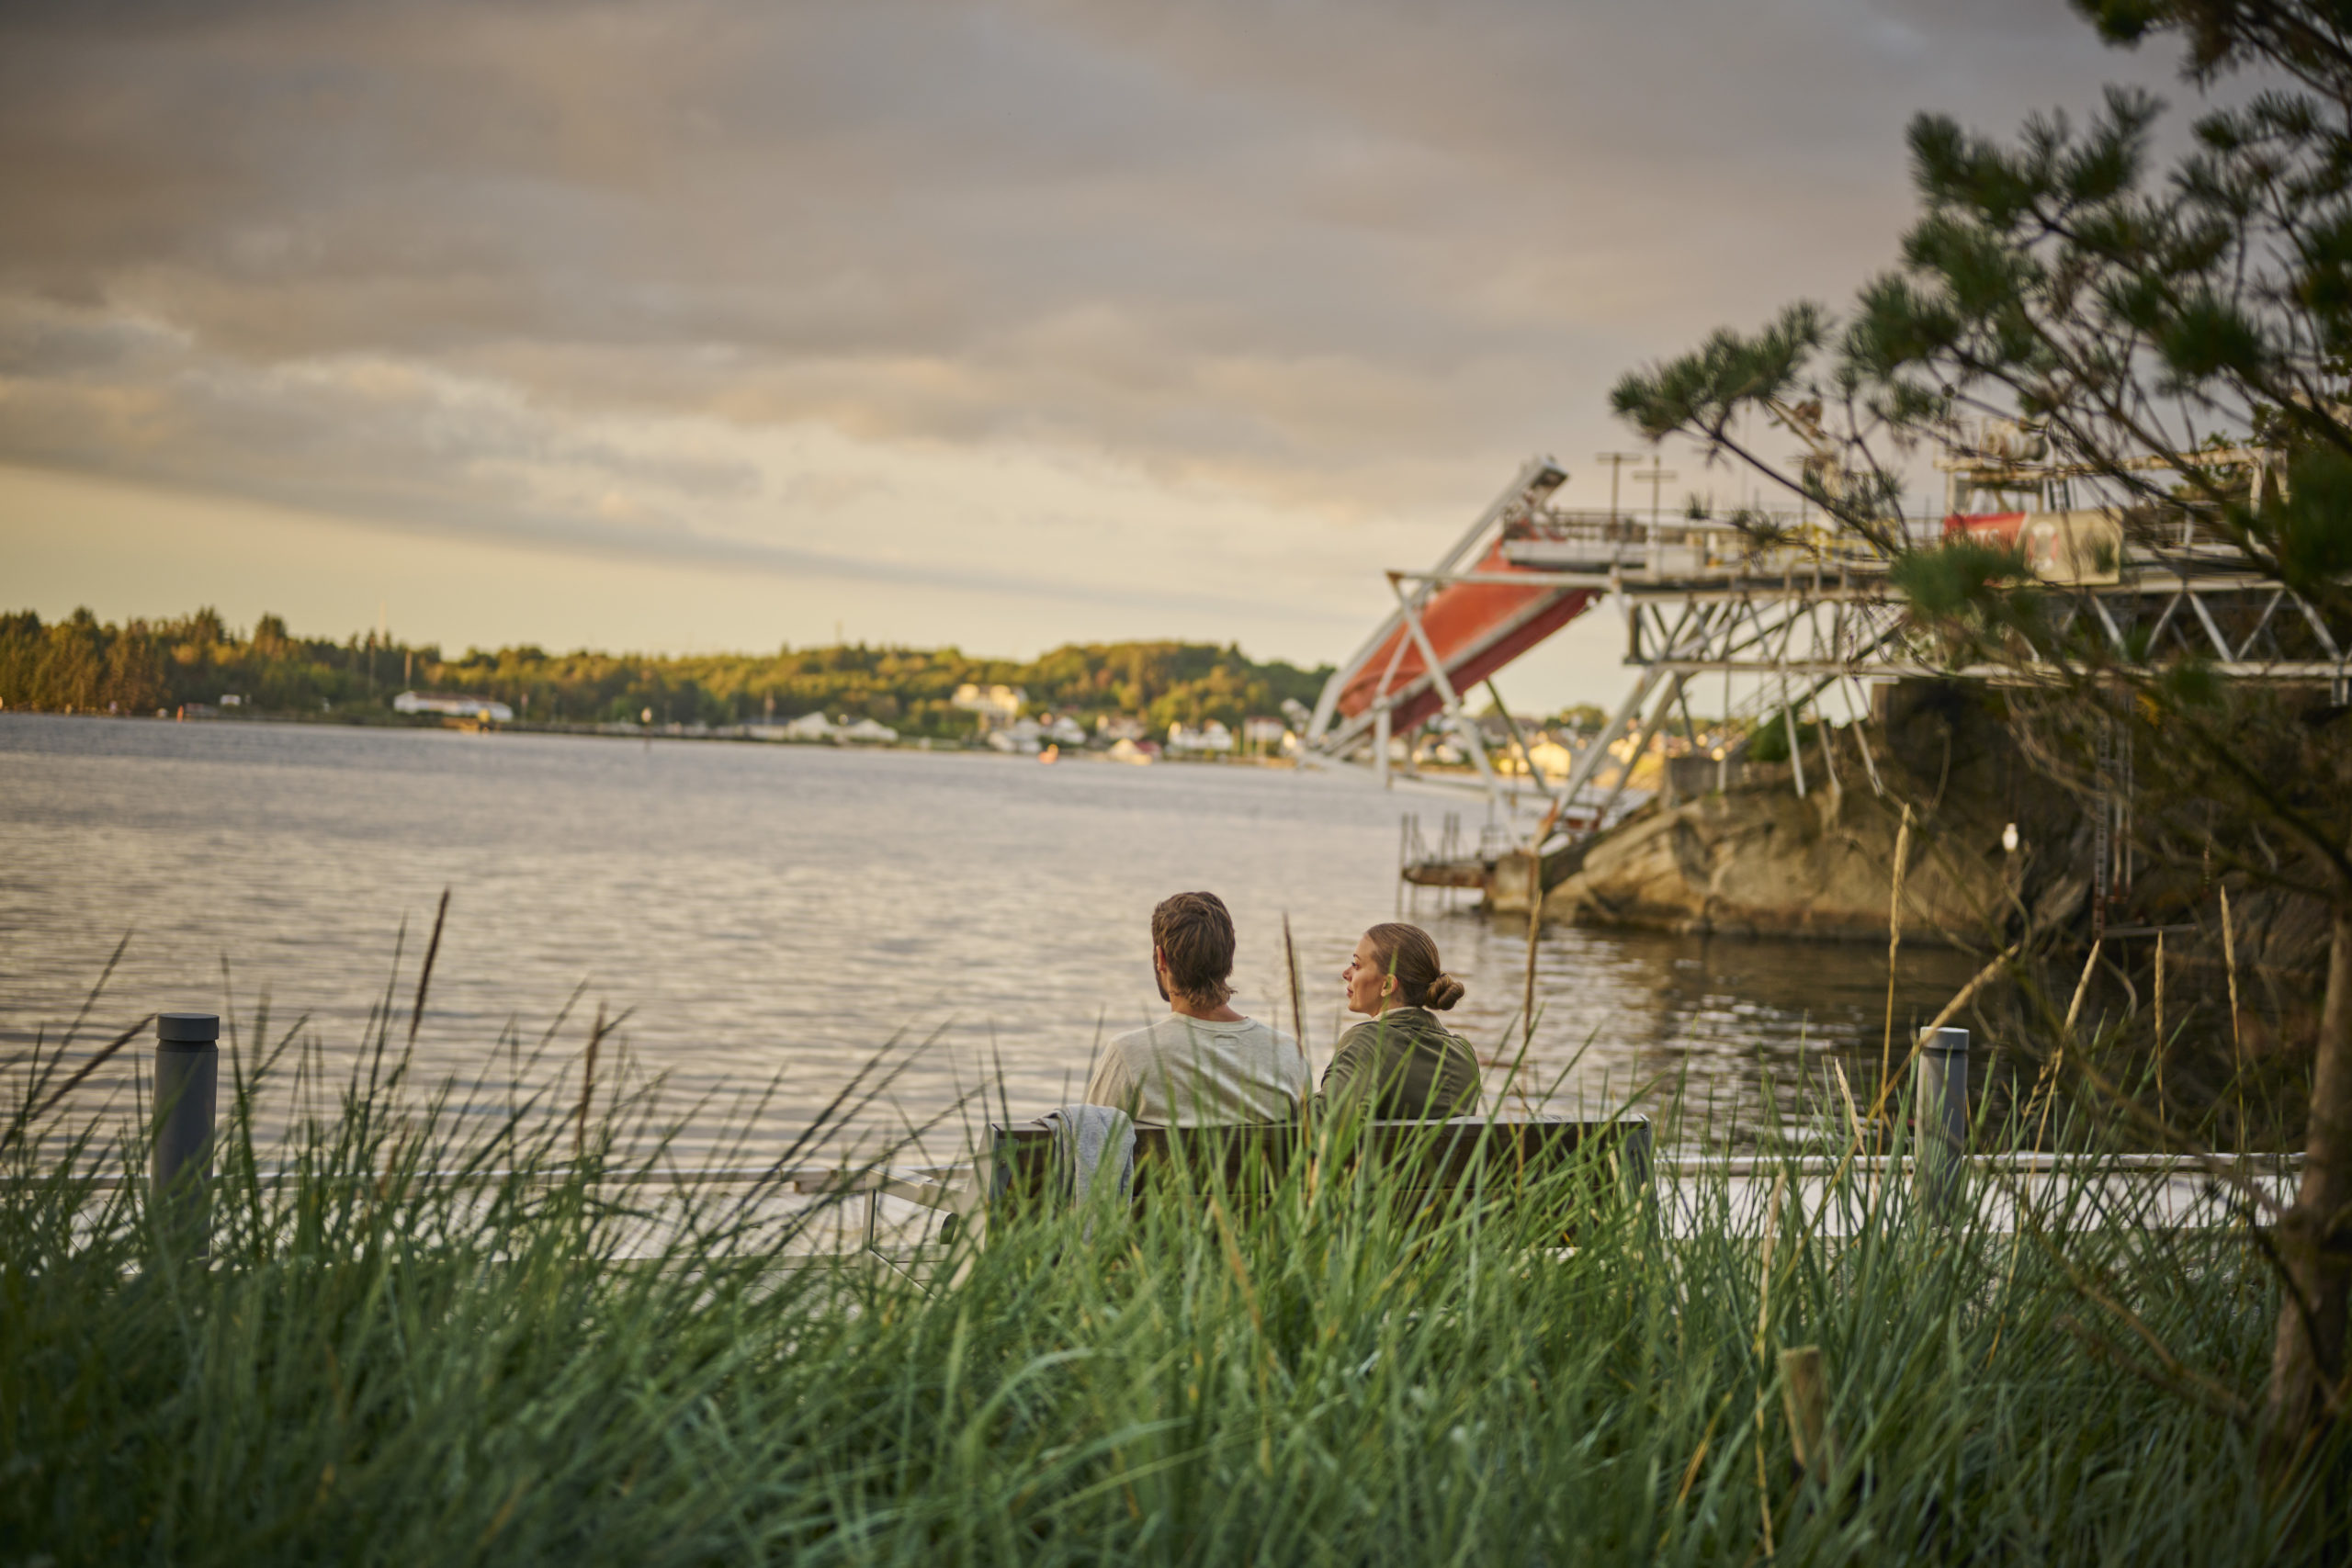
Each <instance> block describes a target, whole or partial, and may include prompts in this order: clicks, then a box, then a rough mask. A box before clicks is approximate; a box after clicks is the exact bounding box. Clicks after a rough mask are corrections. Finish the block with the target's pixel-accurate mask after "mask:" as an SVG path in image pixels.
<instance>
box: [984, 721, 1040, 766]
mask: <svg viewBox="0 0 2352 1568" xmlns="http://www.w3.org/2000/svg"><path fill="white" fill-rule="evenodd" d="M1045 733H1046V732H1045V729H1044V727H1043V726H1041V725H1039V724H1038V722H1037V721H1036V720H1035V719H1034V718H1016V719H1014V720H1013V721H1012V723H1010V724H1007V725H1005V726H1003V727H1002V728H997V729H991V730H989V748H990V749H991V750H998V751H1005V752H1010V753H1011V754H1012V755H1013V756H1016V757H1034V756H1035V755H1036V754H1037V753H1038V752H1040V751H1042V750H1045V749H1046V741H1045Z"/></svg>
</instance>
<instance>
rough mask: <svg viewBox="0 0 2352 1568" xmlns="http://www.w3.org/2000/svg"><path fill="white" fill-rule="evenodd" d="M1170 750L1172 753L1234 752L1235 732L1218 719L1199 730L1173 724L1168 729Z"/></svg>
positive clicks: (1212, 720)
mask: <svg viewBox="0 0 2352 1568" xmlns="http://www.w3.org/2000/svg"><path fill="white" fill-rule="evenodd" d="M1168 749H1169V750H1170V751H1230V750H1233V731H1231V730H1230V729H1227V728H1226V727H1225V726H1224V725H1222V724H1219V723H1218V722H1217V721H1216V719H1211V720H1209V721H1208V722H1207V723H1206V724H1204V725H1202V726H1201V727H1200V728H1198V729H1194V728H1191V727H1190V726H1188V725H1182V724H1171V725H1170V726H1169V727H1168Z"/></svg>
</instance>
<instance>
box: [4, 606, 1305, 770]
mask: <svg viewBox="0 0 2352 1568" xmlns="http://www.w3.org/2000/svg"><path fill="white" fill-rule="evenodd" d="M1329 675H1330V670H1329V667H1328V666H1325V667H1320V668H1317V669H1313V670H1302V669H1300V668H1298V667H1297V666H1295V665H1293V664H1290V663H1287V662H1284V661H1283V660H1272V661H1261V660H1252V659H1250V657H1248V656H1247V655H1246V654H1244V653H1243V652H1242V651H1241V650H1240V649H1239V648H1238V646H1227V647H1224V648H1219V647H1217V646H1216V645H1215V644H1211V643H1191V642H1180V641H1173V640H1169V641H1138V642H1122V643H1088V644H1078V643H1072V644H1068V645H1066V646H1064V647H1061V648H1057V649H1054V650H1052V651H1051V652H1049V653H1046V654H1042V655H1040V656H1039V657H1037V658H1036V659H1033V660H1011V659H990V658H986V657H982V656H978V655H972V654H967V653H965V652H963V651H962V650H961V649H956V648H953V647H949V648H941V649H906V648H890V647H872V646H868V645H866V644H863V643H858V644H850V645H842V646H834V647H828V648H809V649H793V648H792V647H791V646H790V645H788V644H787V645H786V646H784V647H782V648H780V649H777V650H776V651H775V652H774V653H766V654H749V653H744V654H731V653H729V654H689V655H682V656H676V657H653V656H645V655H636V654H614V653H599V652H594V651H589V650H585V649H582V650H575V651H572V652H568V653H549V652H548V651H547V650H545V649H539V648H536V647H531V646H527V645H525V646H517V647H511V648H503V649H496V650H494V651H492V650H486V649H468V650H467V651H466V652H465V653H463V654H462V655H448V654H445V653H444V652H443V650H442V649H440V648H439V646H438V645H435V644H430V643H424V644H411V643H408V642H405V641H402V640H400V639H399V638H397V637H379V636H378V635H377V634H375V633H372V632H371V633H364V634H354V635H353V636H351V637H345V639H343V640H342V641H340V642H338V641H335V640H334V639H332V638H324V637H297V636H295V635H293V634H291V633H290V632H288V629H287V626H286V623H285V622H284V620H282V619H281V618H280V617H278V616H276V615H263V616H261V617H260V618H259V619H258V620H256V621H255V622H254V626H253V627H252V629H251V630H250V631H249V632H248V631H244V630H242V629H239V628H232V627H231V626H228V625H227V624H226V623H225V622H224V621H223V620H222V619H221V617H220V615H219V614H218V613H217V612H215V611H212V610H209V609H203V610H198V611H197V612H196V613H194V614H193V615H185V616H180V617H176V618H174V619H169V620H160V621H139V620H132V621H127V622H122V623H119V624H118V623H112V622H101V621H99V620H98V619H97V617H96V615H92V614H91V613H90V612H89V611H87V610H77V611H75V612H74V614H73V615H69V616H67V617H65V618H64V619H62V620H59V621H54V622H50V623H46V624H44V623H43V622H42V621H41V619H40V616H39V615H35V614H34V613H33V612H31V611H21V612H17V613H14V614H0V709H5V710H6V711H9V712H17V711H23V710H31V711H38V712H44V713H96V714H107V713H113V714H121V715H138V716H145V715H153V714H155V713H157V712H158V711H159V710H160V711H161V712H163V713H164V715H166V716H169V715H175V714H178V713H179V712H181V711H182V710H183V709H187V710H190V711H192V712H195V711H201V712H203V713H204V714H205V715H206V716H225V715H226V714H228V713H231V712H233V713H234V714H235V715H236V716H243V717H271V718H297V719H306V720H312V721H316V720H326V721H329V722H335V723H344V724H383V725H401V726H416V727H423V728H434V727H437V726H439V725H440V724H441V723H442V722H443V719H442V717H441V716H438V715H433V714H424V715H415V716H412V715H406V714H401V713H399V712H396V711H395V710H394V708H393V706H392V702H393V699H394V698H395V697H397V696H398V695H400V694H401V693H402V692H407V691H418V692H427V691H429V692H433V693H437V694H447V695H450V696H457V697H469V698H476V699H480V700H481V701H484V702H499V703H503V704H504V705H506V706H507V707H508V708H509V709H511V710H512V711H513V713H514V714H515V724H514V725H513V726H512V728H560V729H566V730H577V731H581V732H588V733H594V732H597V731H599V730H600V729H601V728H605V727H610V726H627V727H629V732H630V733H641V732H643V731H645V730H648V729H651V730H656V731H661V732H667V733H678V734H683V733H701V732H707V731H715V732H724V731H726V730H729V729H732V728H736V727H741V726H746V725H752V726H757V725H782V724H785V723H787V722H789V721H791V720H793V719H796V718H801V717H803V716H807V715H809V714H821V715H824V716H827V717H828V718H831V719H837V720H839V721H841V722H842V723H844V724H847V723H854V722H855V721H858V720H871V721H873V722H874V723H876V724H878V725H884V726H888V727H889V728H893V729H895V730H897V731H898V732H899V736H901V737H902V738H905V739H913V740H926V739H927V740H933V741H946V742H956V743H961V742H967V741H972V740H976V739H978V736H979V735H980V733H981V732H982V728H983V719H984V715H983V713H982V712H981V711H979V710H978V709H975V708H973V707H970V706H961V707H959V706H958V705H957V703H956V698H957V694H958V693H959V691H961V690H962V689H964V688H967V687H976V688H978V689H979V690H980V691H982V692H987V691H989V689H991V688H995V687H1005V688H1009V689H1012V690H1014V691H1017V692H1019V693H1020V694H1022V695H1023V697H1024V698H1025V699H1026V700H1025V703H1024V704H1023V707H1024V708H1025V709H1026V710H1028V711H1032V712H1036V713H1044V714H1051V715H1058V716H1067V717H1069V719H1071V720H1073V721H1075V722H1076V723H1077V724H1078V725H1079V726H1080V728H1082V729H1083V730H1085V731H1086V733H1087V734H1088V735H1089V736H1090V737H1092V736H1095V735H1097V734H1098V733H1101V726H1102V722H1103V720H1105V719H1110V720H1112V721H1113V722H1114V725H1119V726H1123V727H1124V728H1125V729H1131V730H1132V731H1133V732H1134V733H1135V734H1136V735H1137V736H1141V735H1145V734H1151V735H1165V734H1166V733H1167V732H1168V730H1169V728H1170V726H1174V725H1183V726H1187V727H1192V728H1200V727H1204V726H1207V725H1212V724H1216V725H1222V726H1225V727H1226V728H1227V729H1229V730H1234V731H1238V730H1239V729H1240V728H1241V727H1242V725H1243V724H1244V723H1245V722H1246V721H1248V720H1249V719H1250V718H1251V717H1255V716H1271V715H1276V714H1279V713H1281V712H1282V711H1283V704H1285V703H1293V704H1309V705H1311V704H1312V703H1313V702H1314V701H1315V699H1316V697H1317V695H1318V694H1320V692H1321V691H1322V688H1323V683H1324V682H1325V681H1326V680H1327V679H1328V678H1329ZM224 699H228V700H227V701H226V702H225V704H224ZM648 715H650V719H649V718H648V717H647V716H648Z"/></svg>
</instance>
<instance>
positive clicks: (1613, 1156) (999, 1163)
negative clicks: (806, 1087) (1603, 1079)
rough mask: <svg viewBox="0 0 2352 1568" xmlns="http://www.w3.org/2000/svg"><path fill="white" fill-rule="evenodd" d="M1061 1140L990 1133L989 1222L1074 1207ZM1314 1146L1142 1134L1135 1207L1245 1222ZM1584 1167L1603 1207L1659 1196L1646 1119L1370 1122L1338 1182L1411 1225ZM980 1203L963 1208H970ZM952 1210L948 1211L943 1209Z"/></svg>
mask: <svg viewBox="0 0 2352 1568" xmlns="http://www.w3.org/2000/svg"><path fill="white" fill-rule="evenodd" d="M1054 1144H1055V1134H1054V1132H1053V1130H1052V1129H1051V1128H1048V1127H1038V1126H1032V1125H1023V1126H1013V1127H1006V1126H997V1125H991V1126H990V1127H989V1129H988V1149H987V1154H986V1157H985V1161H984V1164H983V1168H982V1171H981V1172H980V1174H981V1176H982V1178H983V1179H984V1180H985V1182H986V1189H985V1190H986V1197H985V1199H984V1201H985V1203H986V1205H987V1206H988V1207H989V1209H991V1210H1004V1209H1008V1208H1010V1209H1018V1208H1022V1207H1025V1206H1028V1205H1031V1204H1042V1203H1060V1202H1065V1201H1067V1197H1066V1194H1065V1193H1064V1192H1063V1191H1062V1190H1060V1189H1061V1187H1062V1185H1063V1184H1062V1182H1061V1180H1060V1179H1059V1178H1058V1176H1057V1172H1056V1170H1055V1163H1056V1154H1055V1147H1054ZM1314 1153H1315V1145H1313V1144H1312V1143H1311V1142H1310V1141H1309V1134H1307V1133H1306V1130H1304V1129H1303V1128H1302V1127H1301V1125H1300V1124H1298V1123H1295V1122H1280V1123H1275V1124H1272V1125H1247V1124H1244V1125H1229V1126H1211V1127H1174V1128H1171V1127H1141V1128H1138V1129H1136V1172H1135V1186H1134V1191H1133V1201H1134V1202H1135V1204H1136V1208H1137V1210H1138V1211H1140V1210H1142V1209H1143V1208H1145V1207H1146V1206H1148V1204H1149V1203H1151V1202H1152V1201H1154V1200H1155V1199H1160V1200H1165V1199H1168V1198H1170V1197H1172V1196H1181V1197H1182V1200H1183V1201H1185V1202H1186V1203H1187V1204H1188V1205H1198V1206H1199V1207H1200V1208H1201V1209H1202V1211H1203V1212H1204V1213H1205V1212H1206V1204H1207V1201H1208V1199H1209V1198H1210V1197H1211V1196H1216V1197H1217V1198H1219V1199H1220V1200H1221V1201H1223V1202H1224V1203H1226V1204H1227V1207H1228V1209H1229V1210H1230V1211H1231V1212H1233V1213H1235V1214H1236V1215H1237V1217H1240V1216H1242V1215H1246V1214H1248V1213H1251V1212H1253V1211H1255V1210H1256V1209H1258V1208H1259V1207H1261V1205H1262V1204H1263V1203H1264V1202H1265V1201H1267V1200H1269V1199H1270V1198H1271V1197H1272V1194H1273V1193H1274V1191H1276V1190H1278V1189H1279V1187H1280V1186H1281V1184H1282V1182H1283V1179H1284V1178H1285V1177H1286V1176H1287V1175H1288V1173H1289V1172H1290V1170H1291V1168H1293V1166H1294V1165H1295V1163H1296V1162H1298V1161H1299V1160H1302V1159H1305V1158H1307V1157H1310V1156H1312V1155H1313V1154H1314ZM1580 1161H1581V1162H1582V1163H1583V1164H1584V1165H1585V1167H1586V1168H1587V1170H1588V1172H1589V1177H1590V1180H1589V1190H1591V1191H1592V1192H1593V1193H1595V1194H1596V1195H1600V1194H1611V1195H1613V1194H1617V1193H1627V1192H1639V1193H1642V1194H1645V1195H1646V1194H1647V1192H1648V1191H1649V1187H1650V1171H1651V1150H1650V1124H1649V1121H1648V1119H1647V1118H1646V1117H1641V1116H1627V1117H1621V1118H1617V1119H1613V1120H1610V1121H1599V1122H1587V1121H1577V1120H1575V1119H1572V1118H1569V1117H1564V1116H1506V1117H1494V1118H1477V1119H1471V1118H1462V1119H1459V1120H1456V1121H1452V1122H1438V1123H1435V1124H1430V1123H1426V1122H1368V1123H1366V1124H1364V1125H1363V1127H1362V1128H1361V1129H1358V1130H1354V1131H1353V1132H1352V1135H1343V1137H1342V1139H1341V1146H1340V1159H1339V1161H1338V1162H1337V1163H1338V1164H1339V1166H1340V1170H1339V1171H1336V1172H1334V1173H1333V1175H1334V1176H1353V1177H1355V1178H1357V1179H1367V1178H1368V1179H1374V1180H1376V1181H1378V1182H1379V1183H1380V1185H1381V1192H1382V1197H1383V1199H1384V1200H1385V1201H1392V1202H1395V1203H1397V1204H1400V1205H1402V1206H1403V1208H1404V1209H1405V1210H1406V1211H1407V1212H1408V1213H1419V1214H1430V1213H1445V1212H1449V1211H1452V1210H1454V1209H1456V1208H1458V1207H1459V1206H1460V1205H1462V1204H1463V1203H1464V1202H1479V1203H1491V1202H1500V1203H1505V1204H1509V1203H1511V1202H1514V1201H1516V1200H1517V1199H1518V1198H1519V1197H1520V1196H1521V1195H1522V1194H1524V1193H1526V1192H1527V1191H1528V1190H1531V1189H1535V1190H1544V1191H1549V1192H1551V1193H1553V1194H1554V1195H1555V1196H1564V1195H1565V1194H1563V1193H1562V1191H1561V1190H1560V1189H1559V1187H1558V1186H1557V1185H1556V1184H1553V1185H1550V1186H1541V1185H1539V1184H1541V1183H1544V1179H1546V1178H1549V1177H1552V1176H1554V1175H1555V1173H1557V1172H1558V1171H1560V1170H1561V1169H1562V1168H1566V1167H1569V1166H1573V1165H1576V1164H1577V1163H1578V1162H1580ZM976 1196H978V1194H977V1193H975V1194H971V1195H969V1196H967V1199H966V1201H965V1202H964V1203H962V1204H958V1205H956V1206H957V1207H968V1206H969V1204H970V1197H976ZM942 1206H945V1205H944V1204H943V1205H942Z"/></svg>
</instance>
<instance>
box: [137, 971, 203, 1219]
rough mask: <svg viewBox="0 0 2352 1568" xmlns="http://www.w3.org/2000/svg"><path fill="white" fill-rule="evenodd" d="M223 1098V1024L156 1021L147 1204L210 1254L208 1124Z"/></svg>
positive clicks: (176, 1016) (199, 1015) (172, 1018)
mask: <svg viewBox="0 0 2352 1568" xmlns="http://www.w3.org/2000/svg"><path fill="white" fill-rule="evenodd" d="M219 1100H220V1017H219V1015H217V1014H214V1013H209V1012H166V1013H159V1014H157V1015H156V1018H155V1141H154V1144H153V1147H152V1148H151V1149H150V1150H149V1153H148V1167H147V1169H148V1179H149V1181H150V1183H151V1196H152V1201H153V1203H154V1204H155V1206H156V1208H157V1211H158V1212H159V1213H164V1214H167V1215H168V1216H169V1218H170V1223H171V1224H173V1226H174V1227H175V1229H178V1230H179V1231H181V1232H182V1233H183V1234H184V1235H186V1236H187V1238H189V1239H192V1240H193V1241H194V1242H195V1244H196V1256H198V1257H199V1258H201V1257H205V1256H208V1255H209V1252H210V1250H211V1230H212V1192H211V1188H212V1117H213V1112H214V1111H215V1109H216V1108H217V1105H218V1102H219Z"/></svg>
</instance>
